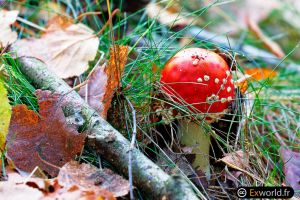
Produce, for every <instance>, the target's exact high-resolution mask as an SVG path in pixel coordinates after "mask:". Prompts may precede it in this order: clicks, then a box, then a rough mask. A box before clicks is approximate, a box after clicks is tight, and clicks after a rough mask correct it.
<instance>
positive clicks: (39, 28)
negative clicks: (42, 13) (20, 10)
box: [17, 17, 46, 32]
mask: <svg viewBox="0 0 300 200" xmlns="http://www.w3.org/2000/svg"><path fill="white" fill-rule="evenodd" d="M17 20H18V21H19V22H22V23H24V24H27V25H28V26H31V27H33V28H36V29H38V30H40V31H43V32H46V29H45V28H44V27H41V26H39V25H37V24H35V23H32V22H30V21H28V20H26V19H23V18H21V17H17Z"/></svg>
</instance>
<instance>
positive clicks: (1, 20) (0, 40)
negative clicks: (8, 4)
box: [0, 10, 19, 47]
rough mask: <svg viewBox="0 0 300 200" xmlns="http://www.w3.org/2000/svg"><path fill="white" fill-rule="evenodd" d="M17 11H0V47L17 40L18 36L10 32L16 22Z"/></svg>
mask: <svg viewBox="0 0 300 200" xmlns="http://www.w3.org/2000/svg"><path fill="white" fill-rule="evenodd" d="M18 14H19V11H17V10H12V11H6V10H0V47H4V46H6V45H7V44H10V43H13V42H14V41H16V40H17V38H18V34H17V33H16V32H14V31H12V30H11V28H10V25H12V24H13V23H14V22H15V21H16V20H17V16H18Z"/></svg>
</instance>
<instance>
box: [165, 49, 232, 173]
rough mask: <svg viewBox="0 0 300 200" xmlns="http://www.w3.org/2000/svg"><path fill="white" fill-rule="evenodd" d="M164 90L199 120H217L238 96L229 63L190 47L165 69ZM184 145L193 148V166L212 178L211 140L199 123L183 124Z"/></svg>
mask: <svg viewBox="0 0 300 200" xmlns="http://www.w3.org/2000/svg"><path fill="white" fill-rule="evenodd" d="M160 82H161V84H162V87H161V89H162V91H163V92H164V93H165V94H167V95H168V96H169V97H170V98H172V99H173V100H174V101H176V102H177V103H178V104H180V105H182V106H185V107H187V108H188V109H189V110H190V111H191V112H192V113H193V114H196V116H198V118H197V117H196V118H197V119H204V120H206V121H207V122H212V121H216V120H217V119H218V118H220V117H221V116H222V115H224V114H225V113H226V111H227V109H228V107H229V105H230V104H231V102H232V100H233V99H234V96H235V89H234V82H233V79H232V76H231V73H230V68H229V66H228V64H227V63H226V61H225V60H224V59H223V58H222V57H221V56H219V55H218V54H217V53H214V52H212V51H209V50H206V49H202V48H189V49H184V50H181V51H179V52H178V53H177V54H175V55H174V56H173V57H172V58H171V59H170V60H169V61H168V62H167V63H166V65H165V66H164V68H163V70H162V74H161V79H160ZM178 132H179V134H180V138H181V139H180V140H181V144H183V145H186V146H190V147H193V154H196V157H195V160H194V162H193V163H192V164H193V167H194V168H196V169H197V170H201V171H202V172H204V173H205V174H206V176H207V177H209V176H210V166H209V148H210V137H209V134H208V133H206V132H205V131H204V130H203V129H202V126H201V123H197V122H196V121H195V120H190V119H188V120H187V119H182V120H180V121H179V130H178Z"/></svg>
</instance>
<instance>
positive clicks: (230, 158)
mask: <svg viewBox="0 0 300 200" xmlns="http://www.w3.org/2000/svg"><path fill="white" fill-rule="evenodd" d="M219 161H221V162H223V163H225V164H226V165H227V166H229V167H231V168H233V169H236V170H238V171H241V172H243V173H244V174H247V175H248V176H250V177H252V178H253V179H256V180H258V181H260V182H262V183H263V182H264V181H263V180H262V179H261V178H259V177H258V176H256V175H255V174H252V173H250V172H249V171H248V169H250V165H249V154H248V153H246V152H243V151H242V150H238V151H235V152H232V153H228V154H226V155H225V157H223V158H221V159H220V160H219Z"/></svg>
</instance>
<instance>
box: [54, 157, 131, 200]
mask: <svg viewBox="0 0 300 200" xmlns="http://www.w3.org/2000/svg"><path fill="white" fill-rule="evenodd" d="M57 178H58V180H59V183H60V185H62V186H63V187H64V188H65V189H66V188H71V187H72V186H73V185H77V186H78V187H79V188H81V189H82V190H93V191H98V190H99V191H102V190H103V189H104V190H108V191H110V192H112V193H113V194H114V196H115V197H121V196H125V195H127V194H128V192H129V182H128V181H127V180H125V179H124V178H123V177H121V176H119V175H117V174H114V173H113V172H112V171H111V170H109V169H102V170H100V169H97V168H96V167H94V166H92V165H89V164H85V163H82V164H79V163H78V162H76V161H71V162H69V163H67V164H65V165H64V166H63V167H62V168H61V170H60V172H59V174H58V177H57Z"/></svg>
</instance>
